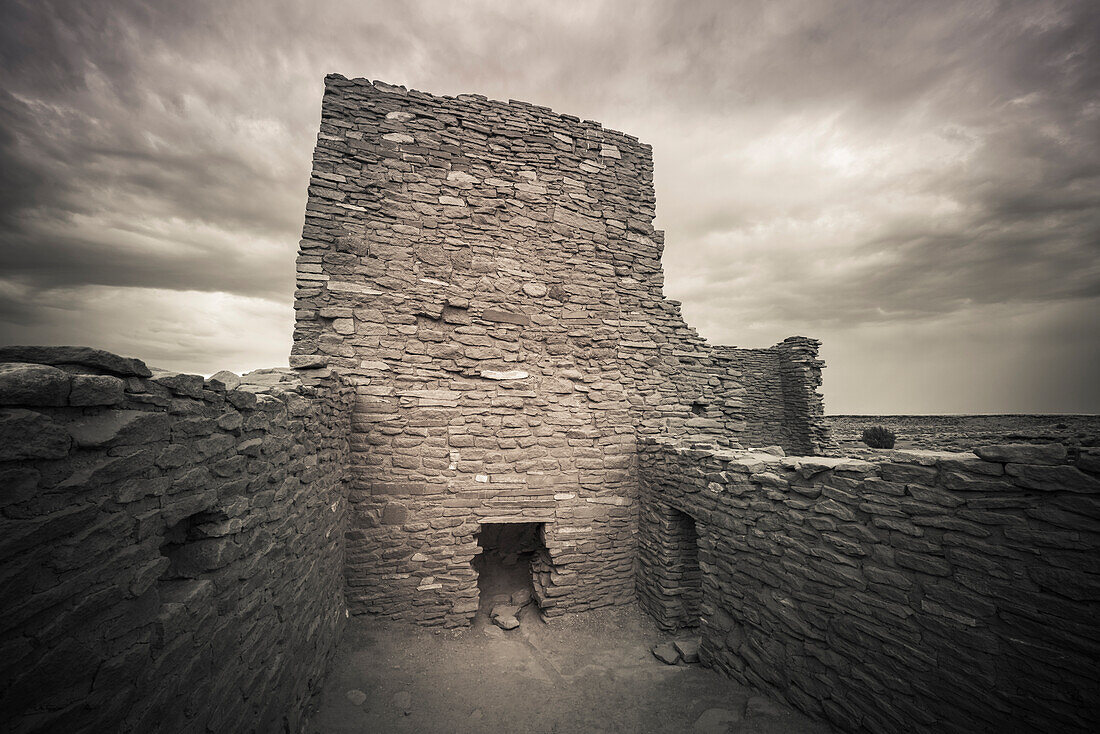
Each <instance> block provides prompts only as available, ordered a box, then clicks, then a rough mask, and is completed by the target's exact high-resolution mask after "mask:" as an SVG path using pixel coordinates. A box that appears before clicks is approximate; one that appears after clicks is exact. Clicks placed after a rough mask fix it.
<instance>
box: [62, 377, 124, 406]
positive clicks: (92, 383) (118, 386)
mask: <svg viewBox="0 0 1100 734" xmlns="http://www.w3.org/2000/svg"><path fill="white" fill-rule="evenodd" d="M125 400H126V383H125V382H123V381H122V380H120V379H119V378H117V377H113V376H112V375H73V378H72V389H71V390H70V391H69V405H78V406H92V405H118V404H119V403H122V402H124V401H125Z"/></svg>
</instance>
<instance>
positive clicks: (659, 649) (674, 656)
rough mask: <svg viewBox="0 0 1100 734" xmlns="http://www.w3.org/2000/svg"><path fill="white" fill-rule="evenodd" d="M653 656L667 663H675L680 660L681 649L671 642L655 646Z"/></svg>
mask: <svg viewBox="0 0 1100 734" xmlns="http://www.w3.org/2000/svg"><path fill="white" fill-rule="evenodd" d="M653 657H655V658H657V659H658V660H660V661H661V662H662V663H664V664H666V665H675V664H676V663H678V662H679V661H680V651H679V650H677V649H676V646H675V645H673V644H672V643H671V642H664V643H661V644H659V645H654V646H653Z"/></svg>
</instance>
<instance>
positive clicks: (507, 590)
mask: <svg viewBox="0 0 1100 734" xmlns="http://www.w3.org/2000/svg"><path fill="white" fill-rule="evenodd" d="M477 544H478V545H479V546H481V548H482V551H481V553H479V554H478V555H477V556H475V557H474V560H473V567H474V570H475V571H477V590H478V611H477V614H478V617H480V618H484V619H487V620H490V621H493V622H494V623H495V624H496V625H497V626H498V627H501V628H503V629H513V628H514V627H513V621H515V622H520V621H524V622H525V621H527V619H529V618H531V617H532V615H533V617H534V618H536V619H537V618H538V617H539V615H538V600H537V599H536V598H535V587H534V583H533V580H532V578H533V565H532V564H533V563H534V562H536V561H537V559H538V558H539V557H540V555H542V554H545V544H544V543H543V540H542V523H535V522H523V523H518V522H517V523H483V524H482V525H481V532H480V533H478V538H477ZM509 617H512V618H514V619H509Z"/></svg>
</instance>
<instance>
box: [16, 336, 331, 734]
mask: <svg viewBox="0 0 1100 734" xmlns="http://www.w3.org/2000/svg"><path fill="white" fill-rule="evenodd" d="M215 378H216V379H215ZM215 378H211V379H208V380H204V379H203V378H202V377H201V376H198V375H186V374H176V373H168V372H161V371H150V370H149V369H147V368H146V366H145V365H144V364H142V363H141V362H139V361H137V360H133V359H123V358H121V357H117V356H115V355H113V354H109V353H106V352H101V351H98V350H92V349H85V348H72V347H60V348H57V347H33V348H19V347H16V348H12V347H0V488H2V494H0V559H2V586H3V589H4V594H3V596H2V598H0V626H2V627H3V633H2V635H0V640H2V647H0V667H2V673H0V681H3V684H2V688H0V719H2V720H3V721H4V722H5V725H4V727H3V728H4V730H5V731H11V732H46V731H49V732H59V731H65V732H140V733H141V734H144V733H145V732H173V733H177V732H205V731H212V732H264V733H266V732H278V731H297V730H298V729H299V723H300V717H301V714H302V711H303V709H304V707H305V705H306V703H307V701H308V700H309V697H310V695H311V694H312V693H313V691H314V690H315V689H316V686H317V684H318V682H319V680H320V677H321V675H322V673H323V672H324V670H325V667H326V664H327V662H328V659H329V655H330V653H331V651H332V649H333V645H334V643H335V640H336V638H337V636H338V634H339V630H340V628H341V623H342V621H343V620H344V618H345V616H346V608H345V604H344V589H343V563H344V558H343V533H344V523H345V518H346V489H345V487H344V485H343V475H344V471H343V469H344V466H345V464H346V462H347V451H348V449H347V434H348V430H349V429H348V422H349V419H350V407H351V400H352V393H351V390H350V388H348V387H346V386H344V384H343V382H342V381H341V379H340V378H339V377H338V376H332V377H329V378H327V379H324V380H303V379H302V378H301V377H300V376H298V375H296V374H294V373H293V372H292V371H290V370H261V371H258V372H254V373H251V374H249V375H247V376H245V377H244V378H243V382H242V378H239V377H237V376H235V375H231V374H230V373H219V374H218V375H216V376H215Z"/></svg>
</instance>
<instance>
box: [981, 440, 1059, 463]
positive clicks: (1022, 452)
mask: <svg viewBox="0 0 1100 734" xmlns="http://www.w3.org/2000/svg"><path fill="white" fill-rule="evenodd" d="M974 453H976V454H977V455H978V456H980V457H981V458H982V459H984V460H986V461H999V462H1001V463H1005V464H1008V463H1012V464H1062V463H1064V462H1065V460H1066V447H1065V446H1063V445H1062V444H1060V443H1046V444H1034V443H1006V444H998V445H995V446H981V447H979V448H976V449H974Z"/></svg>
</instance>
